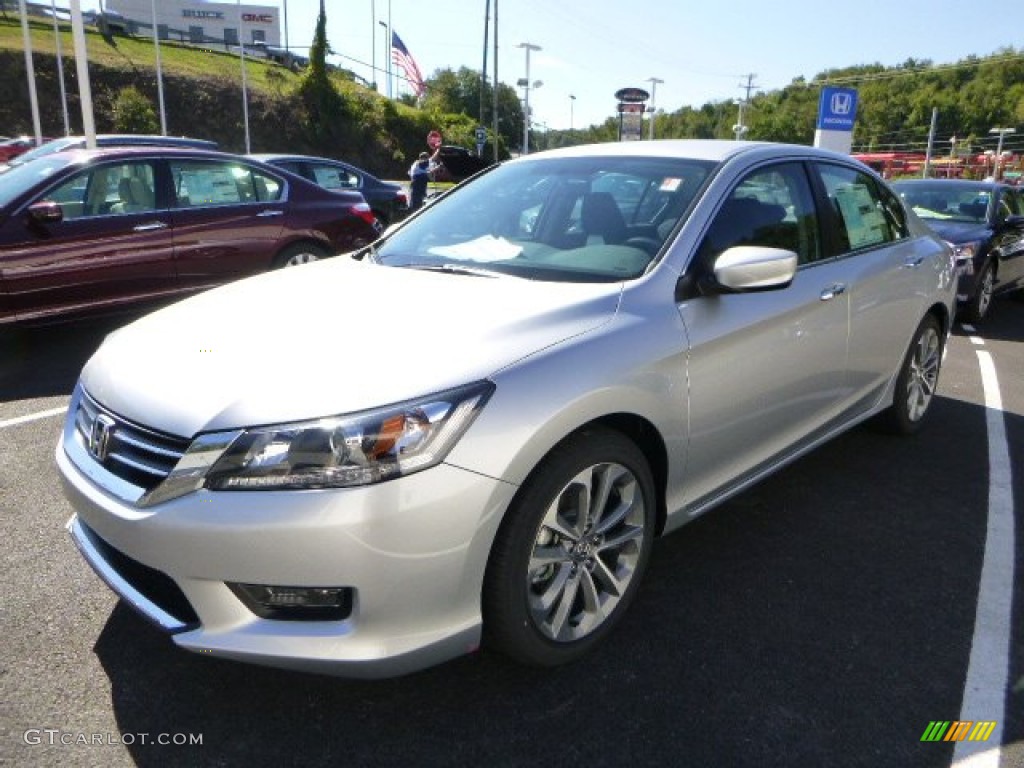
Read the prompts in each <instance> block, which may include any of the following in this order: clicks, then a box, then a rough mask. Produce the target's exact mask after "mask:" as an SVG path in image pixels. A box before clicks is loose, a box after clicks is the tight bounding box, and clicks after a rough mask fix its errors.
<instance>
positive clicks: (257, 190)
mask: <svg viewBox="0 0 1024 768" xmlns="http://www.w3.org/2000/svg"><path fill="white" fill-rule="evenodd" d="M170 166H171V179H172V181H173V182H174V192H175V195H176V196H177V200H178V206H179V207H185V208H194V207H209V206H217V205H238V204H240V203H263V202H269V201H273V200H278V199H280V197H281V194H282V192H283V186H282V184H281V183H280V182H279V181H278V180H277V179H276V178H274V177H273V176H269V175H267V174H264V173H262V172H260V171H257V170H254V169H253V168H250V167H249V166H247V165H243V164H241V163H230V162H221V161H205V160H181V161H172V162H171V163H170Z"/></svg>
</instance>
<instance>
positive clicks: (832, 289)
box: [821, 283, 846, 301]
mask: <svg viewBox="0 0 1024 768" xmlns="http://www.w3.org/2000/svg"><path fill="white" fill-rule="evenodd" d="M844 293H846V284H845V283H835V284H833V285H830V286H829V287H828V288H826V289H825V290H823V291H822V292H821V300H822V301H831V300H832V299H834V298H835V297H836V296H841V295H842V294H844Z"/></svg>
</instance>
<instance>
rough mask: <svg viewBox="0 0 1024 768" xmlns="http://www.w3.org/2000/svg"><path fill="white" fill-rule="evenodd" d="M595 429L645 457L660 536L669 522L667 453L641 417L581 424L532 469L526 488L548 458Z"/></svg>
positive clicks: (619, 414)
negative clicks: (613, 435)
mask: <svg viewBox="0 0 1024 768" xmlns="http://www.w3.org/2000/svg"><path fill="white" fill-rule="evenodd" d="M595 427H597V428H604V429H607V430H610V431H612V432H617V433H619V434H621V435H623V436H624V437H626V438H627V439H629V440H630V441H631V442H632V443H633V444H634V445H636V447H637V448H639V449H640V452H641V453H642V454H643V455H644V458H645V459H646V460H647V466H648V467H649V468H650V470H651V475H652V477H653V479H654V489H655V493H656V495H657V498H656V499H655V504H656V512H657V526H656V529H655V533H656V534H657V535H660V534H661V532H662V531H663V530H664V529H665V519H666V503H665V491H666V485H667V483H668V449H667V447H666V445H665V441H664V439H663V438H662V436H661V433H660V432H659V431H658V429H657V428H656V427H655V426H654V424H653V422H651V421H650V420H649V419H646V418H644V417H643V416H640V415H639V414H636V413H627V412H617V413H608V414H605V415H602V416H597V417H594V418H592V419H590V420H589V421H587V422H585V423H583V424H580V425H579V426H578V427H576V428H575V429H573V430H572V431H570V432H568V433H567V434H566V435H564V436H563V437H562V438H561V439H560V440H559V441H558V442H556V443H555V444H554V445H552V446H551V448H550V449H548V451H547V452H546V453H545V454H544V455H543V456H542V457H541V458H540V459H539V460H538V461H537V463H536V464H535V465H534V467H533V469H531V470H530V473H529V476H527V479H526V482H524V483H523V486H525V485H526V484H527V482H528V481H529V477H530V476H532V475H533V474H534V473H535V472H536V471H537V470H538V468H539V467H540V466H541V465H542V464H543V463H544V460H545V459H546V458H547V457H548V456H550V455H551V454H552V453H554V452H555V451H557V450H558V449H559V448H560V447H561V446H562V445H564V444H565V443H566V442H568V441H569V440H571V439H573V438H575V437H576V436H577V435H580V434H583V433H585V432H587V431H588V430H592V429H594V428H595Z"/></svg>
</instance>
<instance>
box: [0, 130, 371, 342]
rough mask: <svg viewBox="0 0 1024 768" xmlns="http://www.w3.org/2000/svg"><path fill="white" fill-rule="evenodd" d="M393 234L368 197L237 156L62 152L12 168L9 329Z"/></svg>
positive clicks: (0, 207)
mask: <svg viewBox="0 0 1024 768" xmlns="http://www.w3.org/2000/svg"><path fill="white" fill-rule="evenodd" d="M286 176H288V178H286ZM379 231H380V225H379V224H378V223H377V222H376V220H375V219H374V217H373V213H372V212H371V211H370V207H369V206H368V205H367V204H366V202H365V201H364V200H363V198H362V196H361V195H360V194H359V193H358V192H348V193H345V194H343V195H339V194H332V193H330V192H326V191H325V190H323V189H321V188H320V187H318V186H316V185H315V184H310V183H308V182H306V181H304V180H303V179H298V178H295V177H292V176H289V175H288V174H284V173H282V172H281V171H279V170H277V169H275V168H272V167H270V166H268V165H264V164H262V163H256V162H253V161H249V160H244V159H242V158H239V157H237V156H234V155H226V154H222V153H219V152H207V151H204V150H182V149H171V148H166V147H148V148H120V149H105V150H92V151H90V150H72V151H67V152H57V153H54V154H51V155H48V156H45V157H40V158H37V159H36V160H34V161H33V162H31V163H26V164H24V165H21V166H18V167H16V168H13V169H12V170H11V171H9V172H8V173H5V174H3V175H2V176H0V325H3V324H5V323H16V322H26V321H37V320H55V319H67V318H68V317H71V316H74V315H77V314H79V313H82V312H95V311H103V310H110V309H115V308H120V307H123V306H127V305H131V304H136V303H139V302H143V301H150V300H155V299H166V298H168V297H173V296H176V295H180V294H185V293H191V292H195V291H199V290H202V289H205V288H209V287H211V286H214V285H219V284H220V283H224V282H227V281H229V280H234V279H236V278H239V277H243V276H245V275H250V274H253V273H255V272H262V271H265V270H267V269H270V268H274V267H280V266H288V265H292V264H298V263H304V262H307V261H312V260H315V259H318V258H323V257H325V256H330V255H333V254H335V253H338V252H340V251H348V250H352V249H356V248H359V247H362V246H364V245H366V244H367V243H368V242H370V241H372V240H373V239H375V238H376V237H377V235H378V233H379Z"/></svg>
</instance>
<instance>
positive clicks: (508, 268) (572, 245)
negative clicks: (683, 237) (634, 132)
mask: <svg viewBox="0 0 1024 768" xmlns="http://www.w3.org/2000/svg"><path fill="white" fill-rule="evenodd" d="M714 167H715V164H714V163H711V162H707V161H700V160H687V159H679V158H643V157H552V158H539V157H538V158H536V159H533V158H531V159H530V160H529V161H524V162H514V163H509V164H506V165H504V166H500V167H498V168H496V169H494V170H492V171H489V172H486V173H484V174H483V175H482V176H479V177H477V178H475V179H473V180H472V181H469V182H467V183H466V184H465V185H464V186H462V187H458V188H456V189H454V190H453V191H452V192H451V193H450V194H447V195H445V196H444V197H442V198H441V199H439V200H437V201H435V202H433V203H430V204H429V205H428V207H427V209H426V210H424V211H423V212H422V213H421V214H420V215H418V216H417V217H416V218H414V219H412V220H410V221H409V222H408V223H407V224H405V225H404V226H402V227H401V228H399V229H398V230H397V231H396V232H395V233H394V234H393V235H391V236H390V237H388V238H387V239H386V240H385V241H384V242H383V243H381V244H379V245H378V246H377V247H376V248H375V250H374V253H373V256H372V258H373V259H374V260H375V261H376V262H378V263H381V264H385V265H390V266H397V267H418V268H424V269H443V270H453V271H463V272H472V273H473V274H478V273H480V272H484V273H504V274H509V275H515V276H518V277H524V278H529V279H533V280H552V281H571V282H612V281H618V280H625V279H629V278H633V277H637V276H639V275H641V274H643V273H644V271H645V270H646V269H647V267H648V265H649V264H650V263H651V262H652V261H653V260H654V258H655V257H656V256H657V254H658V253H659V252H660V251H661V248H662V246H663V245H664V244H665V242H666V241H667V240H668V238H669V236H670V235H671V234H672V232H673V231H674V230H675V228H676V225H677V224H678V222H679V220H680V218H681V217H682V216H683V215H684V214H685V213H686V211H687V209H688V208H689V207H690V204H691V203H692V201H693V200H694V198H695V196H696V194H697V192H698V191H699V190H700V188H701V187H702V185H703V184H704V182H705V181H706V180H707V178H708V176H709V175H710V174H711V171H712V169H713V168H714Z"/></svg>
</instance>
